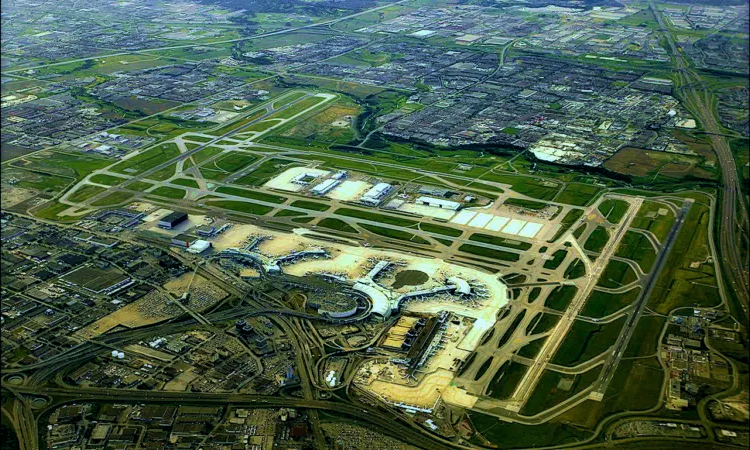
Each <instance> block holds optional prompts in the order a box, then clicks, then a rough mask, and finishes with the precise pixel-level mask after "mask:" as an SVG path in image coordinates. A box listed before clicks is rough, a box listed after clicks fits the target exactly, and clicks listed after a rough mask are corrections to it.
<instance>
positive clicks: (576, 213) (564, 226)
mask: <svg viewBox="0 0 750 450" xmlns="http://www.w3.org/2000/svg"><path fill="white" fill-rule="evenodd" d="M582 215H583V210H582V209H578V208H574V209H571V210H570V211H568V212H567V213H565V216H564V217H563V218H562V219H560V229H559V230H557V232H556V233H555V235H554V236H553V237H552V239H550V240H549V241H547V242H555V241H556V240H558V239H559V238H560V236H562V235H563V234H565V232H566V231H568V229H569V228H570V227H571V226H572V225H573V224H574V223H576V221H577V220H578V219H580V218H581V216H582Z"/></svg>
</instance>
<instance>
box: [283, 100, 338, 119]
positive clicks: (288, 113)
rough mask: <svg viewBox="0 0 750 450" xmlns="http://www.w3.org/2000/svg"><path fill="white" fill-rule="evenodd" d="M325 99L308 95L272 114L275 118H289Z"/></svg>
mask: <svg viewBox="0 0 750 450" xmlns="http://www.w3.org/2000/svg"><path fill="white" fill-rule="evenodd" d="M323 101H325V99H324V98H322V97H307V98H305V99H303V100H299V101H297V102H296V103H294V104H292V105H290V106H288V107H287V108H286V109H284V110H282V111H279V112H277V113H275V114H274V115H272V116H271V118H274V119H289V118H291V117H293V116H296V115H297V114H299V113H301V112H302V111H304V110H306V109H308V108H311V107H313V106H315V105H317V104H319V103H322V102H323Z"/></svg>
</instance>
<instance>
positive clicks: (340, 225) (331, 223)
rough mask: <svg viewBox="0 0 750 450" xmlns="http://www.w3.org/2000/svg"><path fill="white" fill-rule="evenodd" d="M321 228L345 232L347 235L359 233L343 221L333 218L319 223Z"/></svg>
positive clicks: (327, 218)
mask: <svg viewBox="0 0 750 450" xmlns="http://www.w3.org/2000/svg"><path fill="white" fill-rule="evenodd" d="M318 226H319V227H323V228H329V229H331V230H336V231H343V232H345V233H359V231H357V230H356V228H354V227H352V226H351V225H349V224H348V223H346V222H344V221H343V220H339V219H334V218H332V217H326V218H325V219H323V220H321V221H320V222H318Z"/></svg>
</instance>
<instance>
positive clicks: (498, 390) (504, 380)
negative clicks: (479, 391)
mask: <svg viewBox="0 0 750 450" xmlns="http://www.w3.org/2000/svg"><path fill="white" fill-rule="evenodd" d="M528 369H529V368H528V366H525V365H523V364H521V363H517V362H515V361H506V362H504V363H503V365H502V366H500V368H499V369H497V372H495V375H493V377H492V380H491V381H490V382H489V383H488V384H487V391H486V395H488V396H490V397H492V398H496V399H498V400H505V399H508V398H510V396H511V395H513V392H514V391H515V389H516V387H517V386H518V383H520V382H521V380H522V379H523V376H524V375H526V371H527V370H528Z"/></svg>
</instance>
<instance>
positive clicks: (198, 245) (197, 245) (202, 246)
mask: <svg viewBox="0 0 750 450" xmlns="http://www.w3.org/2000/svg"><path fill="white" fill-rule="evenodd" d="M211 246H212V245H211V243H210V242H208V241H204V240H202V239H198V240H197V241H195V242H193V243H192V244H191V245H190V247H189V248H188V249H187V251H188V253H195V254H199V253H203V252H205V251H206V250H208V249H209V248H211Z"/></svg>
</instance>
